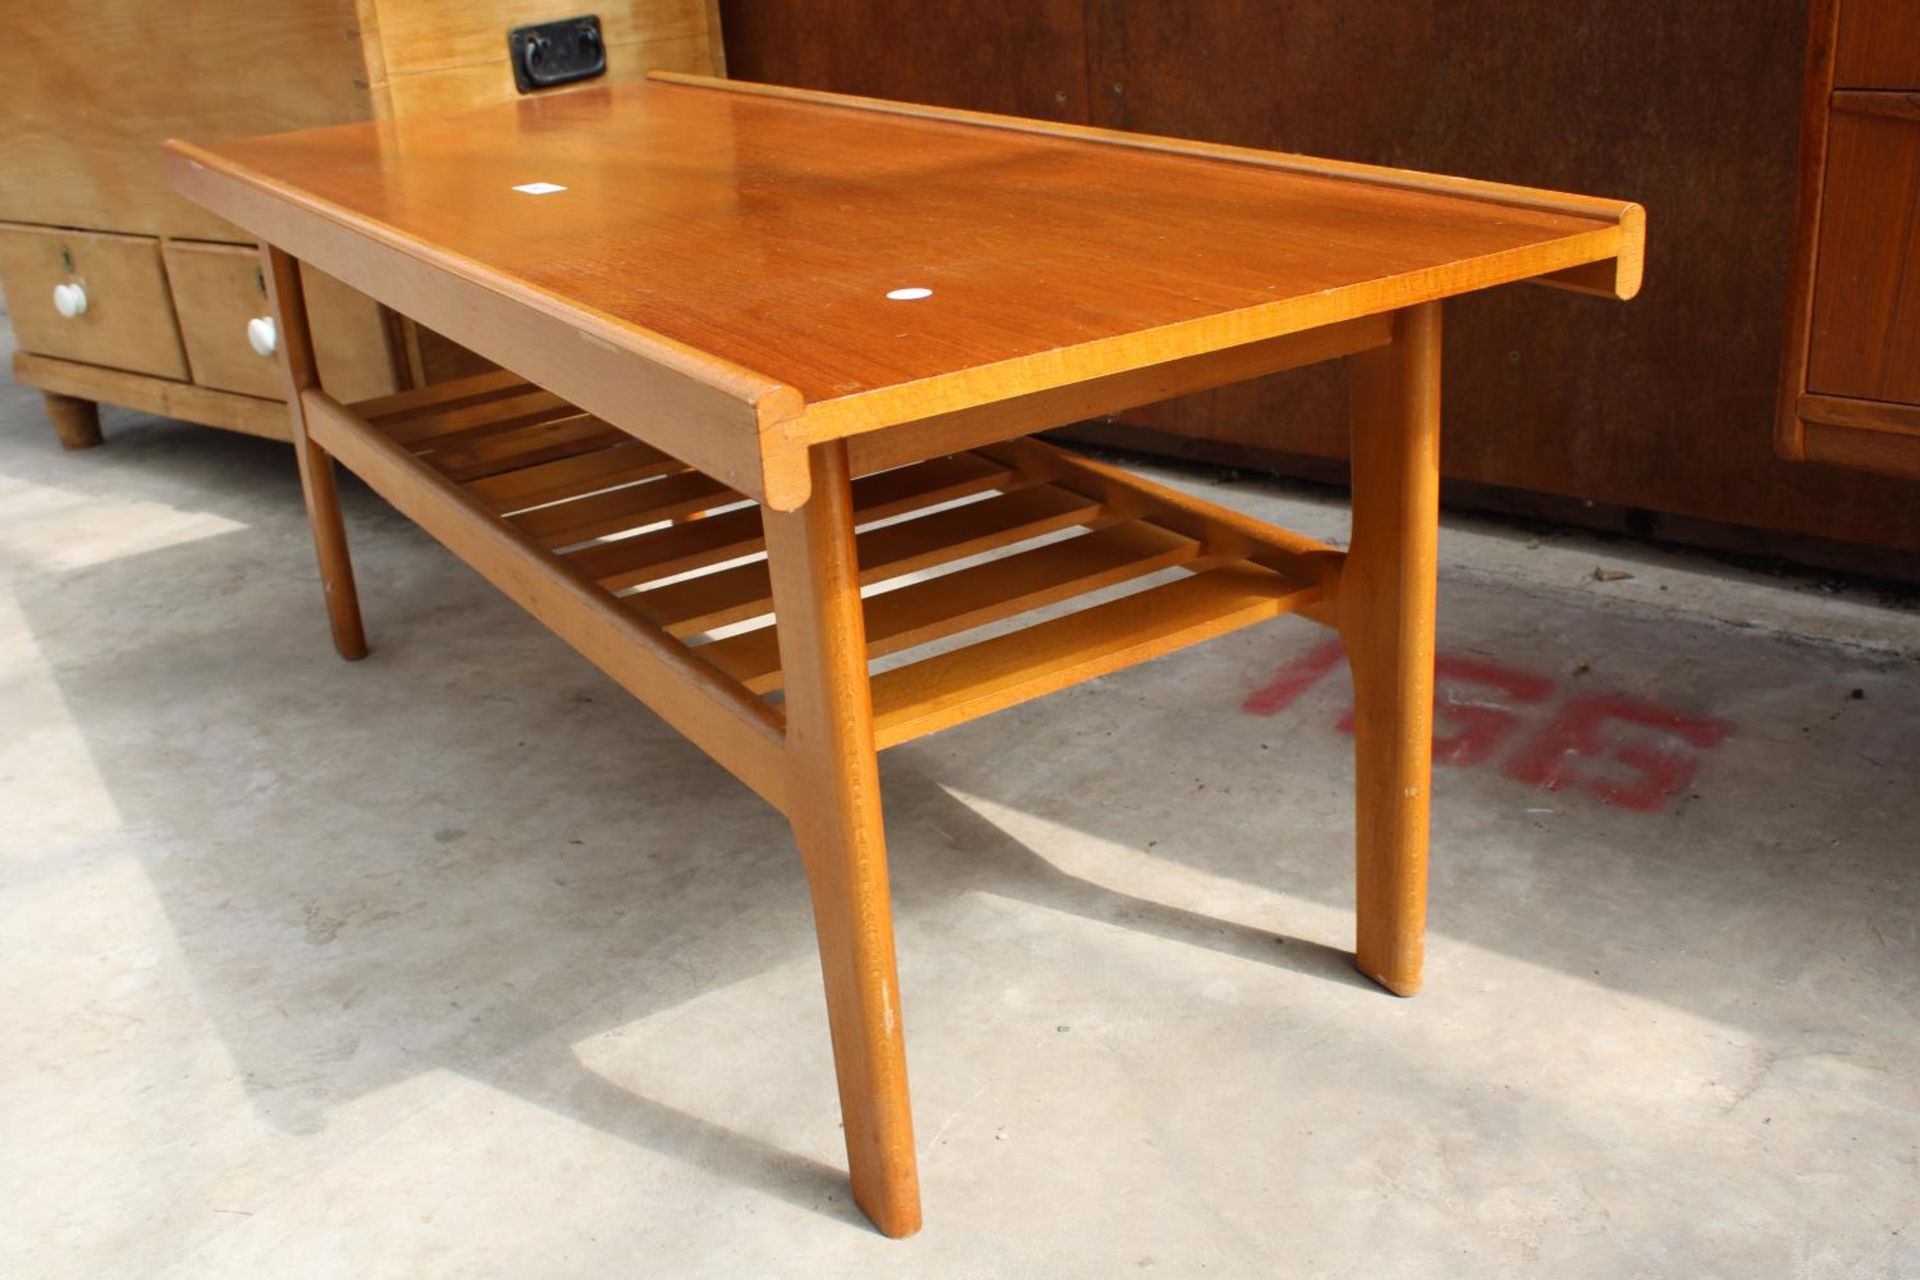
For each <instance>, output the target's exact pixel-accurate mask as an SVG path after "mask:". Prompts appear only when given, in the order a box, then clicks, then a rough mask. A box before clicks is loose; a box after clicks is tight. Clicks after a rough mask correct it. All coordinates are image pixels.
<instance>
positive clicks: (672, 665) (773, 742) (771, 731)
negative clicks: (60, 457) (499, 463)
mask: <svg viewBox="0 0 1920 1280" xmlns="http://www.w3.org/2000/svg"><path fill="white" fill-rule="evenodd" d="M301 402H302V404H303V405H304V406H305V407H306V410H307V421H308V429H309V431H310V432H311V433H312V435H313V438H314V440H315V442H316V443H318V444H319V445H320V446H321V447H322V448H324V449H326V450H327V451H328V452H329V453H331V454H333V455H334V457H336V458H338V459H339V460H340V461H341V462H342V463H344V464H345V465H346V466H347V467H349V468H351V469H352V470H353V471H354V472H355V473H356V474H357V475H359V476H360V478H361V479H363V480H365V481H366V482H367V483H368V484H369V485H370V486H372V488H373V489H374V491H375V492H377V493H379V494H380V495H381V496H382V497H384V498H386V499H387V501H389V502H391V503H393V505H394V506H396V507H398V508H399V509H400V510H401V511H402V512H403V513H404V514H406V515H407V516H408V517H409V518H410V519H412V520H413V521H414V522H415V523H417V524H418V525H419V526H420V527H421V528H423V529H425V530H426V531H427V532H428V533H430V534H432V535H433V536H434V537H435V538H437V539H439V540H440V542H441V543H442V544H443V545H445V546H446V548H447V549H448V550H449V551H451V552H453V553H454V554H455V555H456V556H458V557H460V559H462V560H464V561H466V562H467V563H468V564H469V565H471V566H473V567H474V568H475V569H477V570H478V571H479V572H480V574H481V576H483V577H485V578H486V579H487V580H488V581H489V582H491V583H493V585H494V586H496V587H498V588H500V590H501V591H502V592H504V593H505V594H506V595H507V597H508V598H509V599H511V600H513V601H514V603H516V604H518V605H519V606H520V607H521V608H523V609H525V610H526V611H527V612H528V613H531V614H532V615H533V616H534V617H535V618H537V619H539V620H540V621H541V622H542V623H543V624H545V625H546V626H547V628H548V629H549V630H551V631H552V632H553V633H554V634H555V635H557V636H559V637H560V638H561V639H562V640H565V641H566V642H567V643H568V644H570V645H572V646H573V647H574V648H575V649H576V650H578V651H579V652H580V654H581V655H582V656H583V657H585V658H586V659H587V660H588V661H590V662H592V663H593V664H594V665H595V666H597V667H599V668H600V669H601V670H602V671H604V672H606V673H607V674H608V675H609V676H611V677H612V678H613V679H614V680H616V681H618V682H619V684H620V685H621V686H622V687H623V688H625V689H626V690H627V692H629V693H631V694H632V695H633V696H634V697H636V698H638V699H640V701H642V702H644V703H646V704H647V705H648V706H649V707H651V708H653V710H654V711H655V712H656V713H657V714H658V715H659V716H660V718H661V719H663V720H665V721H666V722H667V723H668V724H670V725H672V726H673V727H674V728H675V729H677V730H679V731H680V733H682V734H683V735H685V736H686V737H687V738H688V739H689V740H690V741H692V742H693V743H694V745H696V746H698V747H699V748H700V749H701V750H703V751H705V752H706V753H707V754H708V755H710V756H712V757H713V758H714V759H715V760H717V761H719V762H720V763H721V764H722V765H724V766H726V768H727V769H729V770H730V771H732V773H733V774H734V775H735V776H736V777H738V778H739V779H740V780H741V781H742V782H745V783H746V784H747V785H748V786H749V787H752V788H753V789H754V790H755V791H757V792H758V793H759V794H760V795H761V796H763V797H765V798H766V799H767V801H768V802H769V803H771V804H773V805H774V806H775V807H777V808H780V809H782V810H784V809H785V807H786V803H787V750H786V733H785V729H784V726H783V724H782V721H781V717H780V715H779V713H778V712H777V711H775V710H774V709H773V708H771V707H769V706H767V705H766V703H764V702H762V701H761V700H760V699H758V698H755V697H753V696H752V695H750V694H748V693H747V692H746V691H745V690H744V689H742V688H740V686H739V685H738V684H736V683H734V682H733V681H731V680H728V679H727V678H725V677H724V676H722V675H721V674H720V673H719V672H717V671H715V670H714V669H713V667H712V665H711V664H709V663H707V662H705V661H702V660H701V659H700V658H699V657H698V656H697V655H695V654H694V653H693V652H692V651H691V650H689V649H688V648H687V647H686V646H685V645H683V644H681V643H680V642H679V641H677V640H674V639H672V638H670V637H668V636H666V635H665V634H663V633H662V632H661V631H660V630H659V628H657V627H653V626H649V625H648V624H647V623H646V622H644V621H642V620H641V619H639V618H636V617H634V616H633V615H632V614H630V613H628V612H627V611H626V610H624V609H622V608H620V606H619V604H618V603H617V602H616V601H615V600H613V598H612V597H610V596H608V595H607V593H606V592H605V591H603V590H601V589H600V588H599V587H597V586H595V585H594V584H593V583H592V582H591V581H589V580H588V579H586V578H585V577H583V576H581V575H580V573H579V572H577V571H576V570H575V569H574V568H573V566H571V565H570V564H568V563H567V562H566V561H565V560H563V559H561V558H559V557H557V556H554V555H552V554H550V553H549V552H546V551H542V550H540V549H539V548H538V547H536V546H534V545H533V544H532V543H531V542H529V541H527V539H526V538H524V537H522V536H521V535H520V533H519V532H518V531H517V530H515V529H514V528H513V527H512V526H511V525H509V524H507V523H506V522H505V521H504V520H502V519H500V517H498V516H496V515H494V514H493V513H492V512H491V511H488V510H487V509H486V508H485V507H484V506H482V505H481V504H480V503H479V502H478V501H476V500H475V499H474V498H473V497H472V496H471V495H470V494H468V493H466V492H465V491H464V490H462V489H461V488H460V487H459V486H458V485H457V484H454V483H453V482H451V481H449V480H447V479H446V478H445V477H443V476H440V475H438V474H436V473H435V472H433V471H432V470H431V469H430V468H428V467H426V466H424V465H423V464H422V463H421V461H420V460H419V459H417V458H415V457H414V456H413V455H411V454H409V453H408V452H407V451H406V450H405V449H403V448H402V447H401V446H399V445H398V444H395V443H394V442H393V441H392V440H391V439H389V438H388V437H387V436H385V435H384V434H382V433H381V432H380V431H379V430H378V429H376V428H373V427H370V426H368V425H367V424H366V423H365V422H363V421H362V420H361V419H360V418H359V417H357V416H356V415H354V414H353V413H352V412H351V411H350V410H348V409H347V408H346V407H345V406H344V405H342V404H340V402H339V401H337V400H335V399H333V398H332V397H331V396H328V395H325V394H323V393H321V392H317V391H309V392H306V393H305V394H304V395H302V397H301Z"/></svg>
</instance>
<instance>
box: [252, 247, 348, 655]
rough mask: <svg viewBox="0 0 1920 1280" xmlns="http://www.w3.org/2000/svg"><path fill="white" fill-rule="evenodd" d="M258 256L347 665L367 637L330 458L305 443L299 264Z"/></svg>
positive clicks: (324, 583) (312, 374) (336, 640)
mask: <svg viewBox="0 0 1920 1280" xmlns="http://www.w3.org/2000/svg"><path fill="white" fill-rule="evenodd" d="M261 253H262V256H263V261H264V266H265V270H266V278H267V297H268V300H269V301H270V302H271V303H272V304H273V310H274V315H275V317H276V319H277V322H278V324H279V333H280V358H281V360H282V362H283V364H284V367H285V369H286V372H287V408H288V411H289V412H290V413H291V414H292V415H293V456H294V459H295V461H296V462H297V463H298V464H299V467H300V492H301V495H302V496H303V497H304V498H305V499H306V502H307V522H308V523H309V524H310V525H312V526H313V549H314V552H315V554H316V555H317V556H318V558H319V561H320V587H321V590H322V591H323V592H325V594H326V601H327V621H328V623H329V624H330V625H331V626H332V628H333V647H334V648H335V649H336V650H338V651H339V654H340V656H341V657H343V658H345V659H347V660H348V661H349V662H352V661H354V660H355V659H358V658H364V657H366V656H367V633H366V629H365V627H364V626H363V625H362V623H361V621H360V594H359V592H358V591H357V590H356V589H355V588H354V585H353V560H352V559H351V557H350V556H349V555H348V553H347V527H346V524H345V522H343V521H342V520H341V518H340V492H339V489H338V488H337V487H336V485H335V481H334V473H333V458H332V456H331V455H329V454H328V453H327V451H326V450H325V449H322V448H321V447H320V446H319V445H317V444H315V443H313V441H312V440H310V439H308V438H307V415H306V409H305V406H304V405H303V404H302V403H301V400H300V393H301V392H302V391H306V390H308V389H310V388H315V387H318V386H319V385H320V377H319V374H318V372H317V371H316V369H315V366H314V360H313V337H312V335H311V334H310V333H308V331H307V303H306V296H305V294H304V293H303V292H302V291H301V288H300V264H299V263H298V262H296V261H294V260H293V259H292V258H291V257H289V256H288V255H286V254H284V253H282V252H280V250H278V249H275V248H273V247H271V246H268V247H267V248H265V249H263V250H262V251H261Z"/></svg>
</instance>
